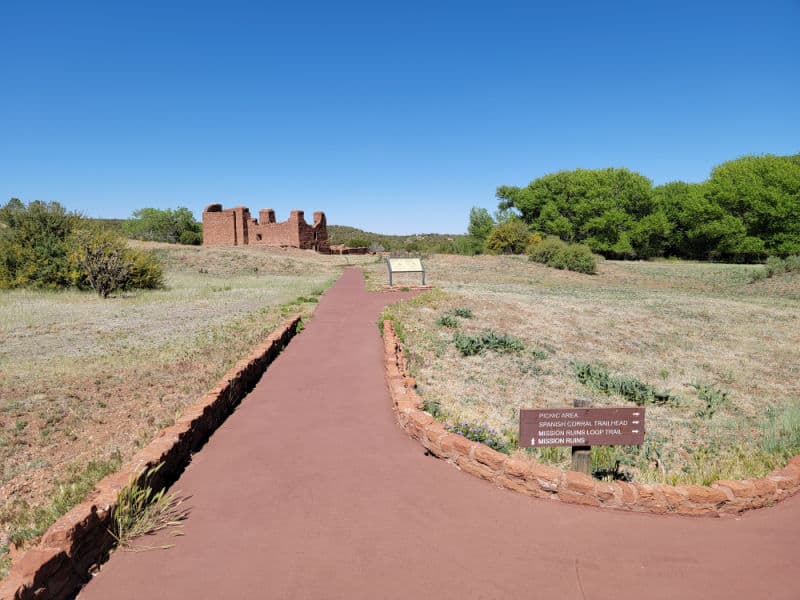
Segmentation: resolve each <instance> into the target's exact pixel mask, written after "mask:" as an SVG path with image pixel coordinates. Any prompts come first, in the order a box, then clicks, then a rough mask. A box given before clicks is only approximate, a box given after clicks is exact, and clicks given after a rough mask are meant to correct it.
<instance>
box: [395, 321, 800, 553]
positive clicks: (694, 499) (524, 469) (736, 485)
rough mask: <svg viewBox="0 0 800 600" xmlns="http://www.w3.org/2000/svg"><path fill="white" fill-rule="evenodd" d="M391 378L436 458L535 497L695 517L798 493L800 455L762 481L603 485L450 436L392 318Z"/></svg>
mask: <svg viewBox="0 0 800 600" xmlns="http://www.w3.org/2000/svg"><path fill="white" fill-rule="evenodd" d="M383 337H384V347H385V355H384V359H385V363H386V380H387V383H388V385H389V392H390V394H391V396H392V401H393V403H394V407H395V411H396V412H397V420H398V422H399V423H400V426H401V427H402V428H403V429H405V430H406V432H407V433H408V434H409V435H410V436H411V437H412V438H413V439H415V440H417V441H418V442H419V443H420V444H422V446H423V447H424V448H425V449H426V450H427V451H428V452H430V453H431V454H432V455H434V456H437V457H439V458H443V459H445V460H447V461H448V462H451V463H453V464H455V465H457V466H458V468H460V469H463V470H464V471H466V472H468V473H471V474H473V475H476V476H477V477H480V478H482V479H485V480H487V481H490V482H492V483H494V484H496V485H498V486H500V487H504V488H507V489H510V490H514V491H516V492H521V493H523V494H526V495H528V496H533V497H535V498H549V499H552V500H561V501H562V502H568V503H571V504H583V505H586V506H602V507H605V508H612V509H617V510H630V511H635V512H649V513H654V514H665V513H674V514H679V515H691V516H713V517H719V516H722V515H728V514H736V513H740V512H743V511H746V510H750V509H754V508H763V507H765V506H772V505H774V504H775V503H776V502H780V501H782V500H784V499H786V498H788V497H790V496H792V495H794V494H795V493H797V491H798V490H800V456H795V457H794V458H792V459H791V460H790V461H789V463H788V464H787V465H786V466H785V467H784V468H782V469H776V470H775V471H773V472H772V473H770V474H769V475H767V476H766V477H763V478H761V479H745V480H741V481H734V480H727V479H726V480H719V481H717V482H715V483H714V484H712V485H711V486H705V485H678V486H672V485H662V484H645V483H635V482H634V483H625V482H622V481H615V482H604V481H597V480H596V479H594V478H593V477H589V476H588V475H584V474H583V473H577V472H575V471H562V470H561V469H558V468H555V467H551V466H548V465H543V464H539V463H531V462H527V461H522V460H518V459H513V458H509V457H508V456H506V455H505V454H503V453H501V452H498V451H496V450H494V449H492V448H490V447H488V446H486V445H484V444H480V443H478V442H473V441H470V440H468V439H467V438H465V437H464V436H461V435H457V434H455V433H450V432H449V431H447V429H446V428H445V426H444V424H443V423H440V422H439V421H437V420H436V419H434V418H433V417H432V416H431V415H430V414H428V413H427V412H425V411H423V410H422V398H420V396H419V394H417V392H416V391H415V389H414V388H415V387H416V381H415V380H414V378H413V377H411V376H410V374H409V372H408V366H407V362H406V358H405V352H404V351H403V347H402V345H401V344H400V340H399V339H398V337H397V334H396V333H395V330H394V326H393V325H392V322H391V321H384V324H383ZM799 541H800V540H799Z"/></svg>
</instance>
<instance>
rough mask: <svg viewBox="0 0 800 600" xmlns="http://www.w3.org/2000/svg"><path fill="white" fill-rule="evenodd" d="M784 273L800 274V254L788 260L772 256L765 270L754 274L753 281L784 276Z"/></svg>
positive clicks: (789, 257) (765, 265) (787, 258)
mask: <svg viewBox="0 0 800 600" xmlns="http://www.w3.org/2000/svg"><path fill="white" fill-rule="evenodd" d="M784 273H800V254H797V255H795V256H787V257H786V258H780V257H778V256H770V257H769V258H767V262H766V263H765V264H764V268H763V269H762V270H758V271H756V272H755V273H753V274H752V279H751V281H760V280H762V279H769V278H770V277H775V275H783V274H784Z"/></svg>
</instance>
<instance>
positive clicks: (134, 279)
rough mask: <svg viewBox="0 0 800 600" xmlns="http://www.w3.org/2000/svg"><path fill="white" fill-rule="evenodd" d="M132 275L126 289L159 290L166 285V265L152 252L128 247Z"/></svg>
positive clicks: (127, 253)
mask: <svg viewBox="0 0 800 600" xmlns="http://www.w3.org/2000/svg"><path fill="white" fill-rule="evenodd" d="M126 256H127V257H128V260H129V261H130V277H129V279H128V281H127V283H126V284H125V289H126V290H130V289H138V290H158V289H161V288H163V287H164V267H163V266H162V265H161V261H160V260H159V259H158V256H156V255H155V254H154V253H152V252H146V251H142V250H133V249H131V248H128V249H127V252H126Z"/></svg>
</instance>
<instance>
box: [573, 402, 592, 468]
mask: <svg viewBox="0 0 800 600" xmlns="http://www.w3.org/2000/svg"><path fill="white" fill-rule="evenodd" d="M590 404H591V402H589V401H588V400H586V399H584V398H575V400H573V401H572V406H574V407H575V408H588V407H589V405H590ZM572 470H573V471H578V472H579V473H586V474H587V475H591V474H592V447H591V446H573V447H572Z"/></svg>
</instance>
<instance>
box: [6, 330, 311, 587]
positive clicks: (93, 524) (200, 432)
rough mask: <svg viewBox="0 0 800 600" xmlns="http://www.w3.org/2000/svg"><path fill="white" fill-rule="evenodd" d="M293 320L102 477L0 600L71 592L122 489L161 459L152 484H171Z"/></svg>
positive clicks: (103, 550)
mask: <svg viewBox="0 0 800 600" xmlns="http://www.w3.org/2000/svg"><path fill="white" fill-rule="evenodd" d="M299 322H300V316H299V315H296V316H294V317H291V318H289V319H287V320H286V321H285V322H284V323H283V325H282V326H281V327H279V328H278V329H277V330H275V331H274V332H272V333H271V334H270V335H269V336H268V337H267V339H266V340H265V341H264V342H263V343H261V344H260V345H259V346H257V347H256V348H255V349H254V350H253V352H252V353H251V354H250V356H248V357H247V358H245V359H243V360H241V361H239V362H238V363H237V364H236V365H235V366H234V367H233V368H232V369H230V370H229V371H228V372H227V373H226V374H225V376H224V377H223V378H222V380H221V381H220V382H219V383H218V384H217V386H216V387H214V388H213V389H212V390H211V391H209V392H208V393H207V394H206V395H205V396H203V397H202V398H200V399H199V400H198V401H197V402H195V403H194V404H193V405H191V406H189V407H187V408H186V410H184V412H183V415H182V416H181V417H180V418H179V419H178V420H177V421H176V422H175V424H174V425H171V426H169V427H167V428H165V429H162V430H161V432H160V433H159V434H158V437H156V438H155V439H154V440H153V441H152V442H150V444H148V445H147V446H146V447H144V448H143V449H142V450H140V451H139V452H138V453H137V454H136V455H135V456H134V457H133V459H132V460H131V461H130V462H128V463H127V464H125V465H124V466H123V467H122V469H121V470H120V471H119V472H117V473H114V474H112V475H109V476H108V477H106V478H104V479H102V480H101V481H100V482H99V483H98V484H97V486H96V487H95V489H94V491H93V492H92V494H91V495H90V497H89V498H87V499H86V500H85V501H84V502H83V503H81V504H79V505H77V506H75V507H74V508H73V509H72V510H70V511H69V512H68V513H67V514H65V515H64V516H63V517H61V518H60V519H58V521H56V522H55V523H54V524H53V526H52V527H50V529H48V530H47V531H46V532H45V534H44V536H43V537H42V540H41V542H40V543H39V544H38V546H36V547H35V548H31V549H30V550H28V551H27V552H25V554H23V555H22V557H21V558H20V559H19V560H17V561H15V563H14V564H13V566H12V568H11V571H10V572H9V574H8V576H7V577H6V579H5V580H3V581H1V582H0V599H2V600H11V599H14V600H28V599H33V598H36V599H51V600H60V599H62V598H70V597H73V596H74V594H75V592H76V591H77V590H78V589H79V588H80V587H81V586H82V585H83V584H84V583H85V582H86V581H87V580H88V579H89V577H90V576H91V572H92V571H93V570H94V569H95V568H97V566H98V565H100V564H101V563H102V562H104V561H105V560H106V558H107V557H108V553H109V551H110V550H111V549H112V547H113V546H114V539H113V538H112V537H111V535H110V534H109V533H108V529H109V528H110V526H111V512H112V510H113V509H114V508H115V507H116V503H117V497H118V495H119V492H120V490H122V488H124V487H125V486H126V485H128V483H129V482H131V481H132V480H134V479H136V478H138V477H140V476H141V475H142V473H144V472H145V471H147V470H148V469H150V468H152V467H155V466H156V465H158V464H159V463H163V466H162V467H161V469H159V471H158V472H157V473H156V474H155V476H154V477H153V479H152V485H153V487H154V489H156V488H161V487H166V486H168V485H169V484H171V483H173V482H174V481H175V480H176V479H177V478H178V476H179V475H180V473H181V472H182V471H183V469H184V468H185V467H186V465H187V463H188V462H189V459H190V457H191V454H192V453H193V452H196V451H197V450H199V449H200V447H201V446H202V445H203V444H204V443H205V442H206V441H207V440H208V438H209V437H210V436H211V434H212V433H213V432H214V431H215V430H216V429H217V428H218V427H219V426H220V425H221V424H222V423H223V421H225V419H226V418H227V417H228V416H229V415H230V414H231V413H232V412H233V410H234V409H235V408H236V406H237V405H238V404H239V402H241V400H242V398H244V397H245V396H246V395H247V394H248V393H249V392H250V390H252V389H253V387H254V386H255V384H256V383H257V382H258V380H259V379H260V378H261V376H262V375H263V373H264V371H265V370H266V369H267V366H269V364H270V363H271V362H272V361H273V360H275V358H276V357H277V356H278V354H280V352H281V350H283V348H284V347H285V346H286V344H288V343H289V340H291V339H292V337H294V335H295V333H296V331H297V325H298V323H299Z"/></svg>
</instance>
